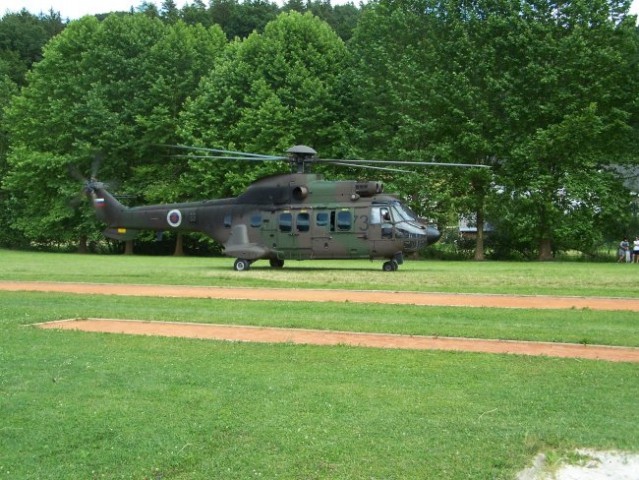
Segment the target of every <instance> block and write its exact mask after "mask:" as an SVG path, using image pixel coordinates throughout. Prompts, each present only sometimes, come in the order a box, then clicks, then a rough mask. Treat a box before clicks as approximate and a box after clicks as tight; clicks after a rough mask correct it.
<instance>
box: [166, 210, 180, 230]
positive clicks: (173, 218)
mask: <svg viewBox="0 0 639 480" xmlns="http://www.w3.org/2000/svg"><path fill="white" fill-rule="evenodd" d="M166 221H167V222H169V225H171V226H172V227H179V226H180V224H181V223H182V212H180V211H179V210H171V211H170V212H169V213H167V214H166Z"/></svg>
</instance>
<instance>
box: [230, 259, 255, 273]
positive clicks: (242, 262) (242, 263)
mask: <svg viewBox="0 0 639 480" xmlns="http://www.w3.org/2000/svg"><path fill="white" fill-rule="evenodd" d="M233 268H234V269H235V271H236V272H243V271H245V270H248V269H249V268H251V262H249V261H248V260H246V259H245V258H238V259H237V260H235V264H234V265H233Z"/></svg>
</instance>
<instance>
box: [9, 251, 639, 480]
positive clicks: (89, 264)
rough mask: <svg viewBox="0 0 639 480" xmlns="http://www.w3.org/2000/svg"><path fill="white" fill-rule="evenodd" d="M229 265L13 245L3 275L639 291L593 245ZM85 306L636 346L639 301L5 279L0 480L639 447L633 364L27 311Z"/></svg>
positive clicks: (448, 467) (468, 474)
mask: <svg viewBox="0 0 639 480" xmlns="http://www.w3.org/2000/svg"><path fill="white" fill-rule="evenodd" d="M231 264H232V262H231V261H230V260H229V259H194V258H184V259H176V258H152V257H134V258H125V257H117V256H78V255H57V254H41V253H38V254H33V253H16V252H8V251H0V277H1V278H2V279H28V280H35V279H38V280H49V279H56V280H64V281H92V282H137V283H179V284H205V285H225V284H232V285H246V286H251V285H269V284H273V283H274V284H276V286H279V287H287V286H288V287H293V286H295V287H299V286H305V287H322V286H324V287H326V286H329V285H327V284H323V283H321V282H327V281H330V280H327V279H330V278H334V279H335V281H336V282H337V283H338V285H334V284H331V285H330V287H336V286H343V287H346V288H374V289H380V288H387V289H390V288H392V289H408V290H443V291H477V292H481V291H487V292H500V291H501V292H504V293H505V292H526V293H536V292H538V293H553V292H556V293H568V292H572V294H578V295H587V294H593V295H618V296H637V293H636V292H635V290H637V289H636V288H635V286H634V285H636V279H637V278H638V277H637V275H639V266H634V265H628V266H627V265H616V264H610V265H606V264H582V263H565V264H536V263H535V264H508V263H482V264H477V263H472V262H468V263H461V262H410V263H409V262H407V263H406V264H405V265H404V266H402V269H401V270H400V271H399V272H394V273H383V272H381V271H379V272H378V271H377V270H378V267H380V266H379V265H378V264H377V263H369V262H340V263H337V262H335V263H333V262H325V263H321V262H304V263H292V264H291V265H290V267H289V265H287V267H286V268H285V269H284V270H282V271H271V270H270V269H268V268H267V267H265V268H258V266H259V264H256V268H254V269H252V270H250V271H249V272H243V273H237V272H234V271H232V270H231ZM347 267H349V268H350V269H348V268H347ZM380 269H381V267H380ZM517 272H519V273H517ZM473 276H474V281H473V280H472V278H473ZM588 278H591V279H592V281H591V282H589V281H587V279H588ZM388 279H391V280H390V281H389V280H388ZM579 279H581V280H579ZM500 283H502V284H503V286H502V287H501V290H500ZM455 285H458V288H457V289H456V288H454V287H455ZM589 292H590V293H589ZM82 316H102V317H118V318H139V319H150V320H153V319H155V320H175V321H197V322H215V323H237V324H253V325H274V326H293V327H304V328H329V329H343V330H359V331H379V332H395V333H412V334H433V335H457V336H479V337H486V338H521V339H541V340H548V341H574V342H588V343H608V344H623V345H632V346H639V333H638V332H639V328H637V326H639V325H638V323H639V319H638V318H637V317H639V315H637V314H636V313H635V314H631V313H628V312H595V311H589V310H567V311H541V312H537V311H530V310H505V311H504V310H496V309H465V308H435V307H414V306H387V305H356V304H312V305H306V304H304V303H278V302H240V301H223V300H201V299H200V300H198V299H151V298H133V297H115V296H114V297H111V296H84V295H62V294H44V293H8V292H0V331H1V336H0V412H2V413H1V415H2V416H1V418H2V422H1V423H0V479H4V478H17V479H69V478H89V479H92V478H96V479H102V478H106V479H130V478H135V479H212V478H232V479H246V478H269V479H270V478H284V479H371V478H378V479H406V478H420V479H421V478H429V479H430V478H434V479H440V478H441V479H468V478H472V479H476V478H477V479H493V478H495V479H512V478H514V476H515V474H516V472H517V471H519V470H521V469H522V468H524V467H525V466H526V465H527V464H528V463H529V462H530V461H531V460H532V458H533V457H534V455H535V454H537V453H538V452H540V451H544V452H565V451H569V450H571V449H573V448H575V447H593V448H598V449H609V448H617V449H623V450H630V451H639V432H638V431H637V423H638V422H637V420H638V419H637V408H636V406H637V398H639V367H638V366H637V365H636V364H624V363H611V362H600V361H585V360H570V359H555V358H544V357H525V356H513V355H487V354H471V353H452V352H428V351H426V352H424V351H420V352H413V351H402V350H381V349H364V348H354V347H346V346H338V347H314V346H296V345H289V344H284V345H265V344H246V343H230V342H216V341H202V340H187V339H169V338H156V337H134V336H124V335H109V334H91V333H81V332H69V331H53V330H40V329H37V328H34V327H31V326H29V325H30V324H33V323H37V322H42V321H48V320H54V319H61V318H71V317H82Z"/></svg>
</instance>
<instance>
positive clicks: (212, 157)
mask: <svg viewBox="0 0 639 480" xmlns="http://www.w3.org/2000/svg"><path fill="white" fill-rule="evenodd" d="M173 157H175V158H196V159H200V160H239V161H242V162H280V161H284V160H286V157H271V158H253V157H242V156H238V157H233V156H229V155H225V156H221V155H220V156H216V155H173Z"/></svg>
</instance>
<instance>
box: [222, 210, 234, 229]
mask: <svg viewBox="0 0 639 480" xmlns="http://www.w3.org/2000/svg"><path fill="white" fill-rule="evenodd" d="M232 224H233V216H232V215H231V214H230V213H227V214H226V215H224V228H231V225H232Z"/></svg>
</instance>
